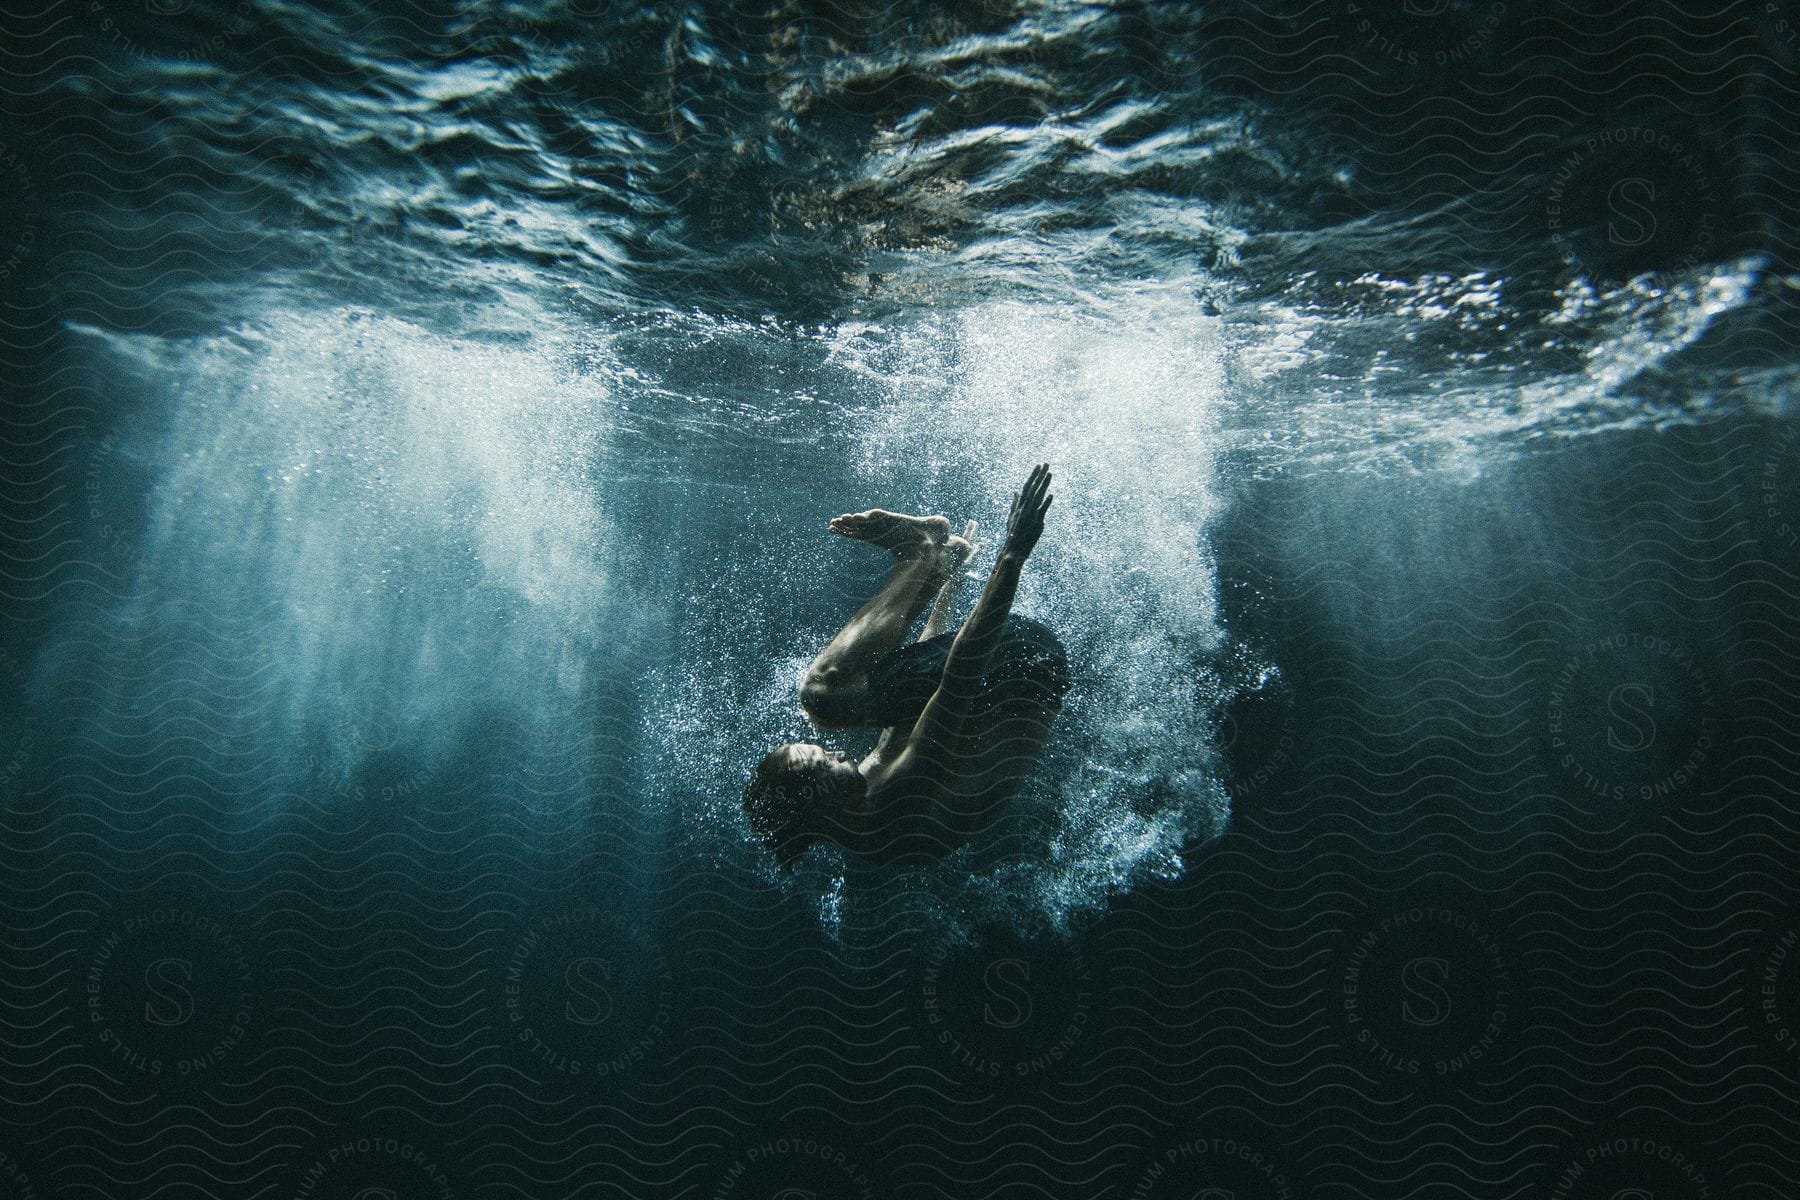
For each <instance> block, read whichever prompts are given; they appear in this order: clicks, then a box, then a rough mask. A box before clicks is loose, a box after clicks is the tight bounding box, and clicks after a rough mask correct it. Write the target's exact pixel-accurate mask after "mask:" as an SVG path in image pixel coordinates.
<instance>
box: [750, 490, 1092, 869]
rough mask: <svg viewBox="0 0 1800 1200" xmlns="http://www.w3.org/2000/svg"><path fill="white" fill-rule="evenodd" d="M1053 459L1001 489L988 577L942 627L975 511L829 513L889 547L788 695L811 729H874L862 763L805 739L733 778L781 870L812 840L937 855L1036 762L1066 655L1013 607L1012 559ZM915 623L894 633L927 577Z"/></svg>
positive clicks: (1020, 559)
mask: <svg viewBox="0 0 1800 1200" xmlns="http://www.w3.org/2000/svg"><path fill="white" fill-rule="evenodd" d="M1049 488H1050V466H1049V464H1048V463H1040V464H1039V465H1038V466H1037V467H1035V468H1033V469H1032V472H1031V475H1030V477H1029V478H1028V479H1026V481H1025V485H1024V487H1022V488H1021V489H1020V490H1019V491H1017V492H1014V493H1013V503H1012V512H1011V514H1010V515H1009V516H1008V518H1007V523H1006V540H1005V542H1004V543H1003V544H1002V546H1001V547H1000V554H999V557H998V558H997V559H996V560H995V562H994V567H993V570H992V571H991V572H990V573H989V575H988V581H987V586H986V587H985V588H984V589H983V590H982V593H981V599H980V600H978V601H977V602H976V604H975V608H974V611H972V612H971V613H970V614H969V618H968V620H966V621H964V622H963V626H962V628H961V630H959V631H958V632H957V633H955V634H954V635H951V634H948V633H944V632H942V630H943V627H944V625H945V624H947V623H948V620H949V615H950V609H951V604H952V602H953V600H954V596H955V590H956V585H957V583H958V582H959V581H960V579H961V576H962V568H963V566H964V564H965V563H967V561H968V560H969V559H970V558H972V557H973V555H974V554H975V551H976V547H975V545H974V540H973V539H974V537H975V533H976V525H975V523H974V522H973V521H971V522H969V525H968V527H967V528H966V529H964V531H963V536H962V537H952V536H950V522H949V521H948V520H947V519H945V518H944V517H942V516H932V517H913V516H907V515H905V514H902V513H892V512H888V511H886V510H885V509H879V508H877V509H871V510H869V511H868V512H863V513H848V514H845V515H844V516H841V517H838V518H836V519H834V520H833V521H832V522H831V531H832V532H833V533H836V534H838V535H840V536H842V537H847V538H853V539H855V540H858V541H865V542H871V543H873V544H875V545H877V546H881V547H882V548H884V549H886V550H888V551H889V552H890V553H892V554H893V555H894V559H895V561H894V567H893V570H892V571H890V572H889V574H888V577H887V579H886V580H885V581H884V582H883V583H882V585H881V587H880V589H879V590H878V591H877V592H876V593H875V595H874V596H873V597H872V598H871V599H870V600H869V601H868V603H866V604H864V605H863V606H862V607H861V608H859V609H858V610H857V611H856V613H855V615H853V616H852V617H851V618H850V620H849V621H848V622H846V623H845V625H844V627H843V628H842V629H840V630H838V632H837V635H836V636H835V637H833V638H832V639H831V641H830V643H828V644H827V645H826V647H825V649H824V650H823V651H821V652H820V654H819V656H818V657H817V658H816V659H814V660H813V662H812V665H811V666H810V667H808V668H807V670H806V675H805V677H804V679H803V680H802V681H801V684H800V704H801V707H802V708H803V709H804V710H805V711H806V714H807V716H808V718H810V719H811V721H812V723H813V724H814V725H816V726H818V727H819V728H821V729H854V728H881V729H882V730H883V732H882V735H881V738H880V740H879V741H878V742H877V743H876V745H875V748H874V749H873V750H872V751H870V752H869V755H868V757H866V758H864V759H863V760H862V761H861V762H858V761H856V760H855V759H854V758H852V757H851V756H850V755H848V754H845V753H843V752H842V751H838V750H827V749H825V748H824V747H823V746H818V745H814V744H812V743H810V742H790V743H788V744H787V745H784V746H780V747H777V748H776V749H775V750H773V751H772V752H770V753H769V755H768V756H767V757H765V758H764V759H763V760H762V762H761V763H759V764H758V765H757V767H756V771H755V773H754V774H753V775H752V777H751V780H750V785H749V787H748V788H747V789H746V790H745V792H744V811H745V813H746V814H747V815H748V816H749V818H750V825H751V828H753V829H754V830H755V831H756V832H757V833H758V834H759V835H761V837H762V839H763V842H764V844H765V845H767V846H768V847H769V849H770V850H772V851H773V852H774V853H775V856H776V859H777V860H778V861H779V862H780V864H781V866H782V868H783V869H784V870H785V869H787V868H788V867H791V866H792V865H793V863H794V861H795V860H796V859H798V858H799V857H800V855H801V854H803V853H804V852H805V851H806V849H807V848H808V847H809V846H811V845H812V844H813V843H815V842H818V841H821V840H824V841H832V842H836V843H837V844H838V845H840V846H842V847H844V848H845V849H846V850H849V851H851V852H853V853H855V854H857V855H859V856H861V857H864V858H867V859H871V860H875V861H878V862H920V861H929V860H931V859H936V858H940V857H942V856H943V855H945V854H947V853H949V852H950V851H951V850H954V849H955V848H956V847H957V846H960V845H962V844H963V843H964V842H966V841H968V840H969V839H970V838H972V837H974V836H975V835H976V834H978V833H980V832H981V831H982V830H984V829H986V828H987V827H988V826H989V825H991V824H992V823H993V822H994V820H995V819H996V818H997V817H999V815H1000V814H1001V812H1003V811H1004V810H1005V808H1006V805H1007V803H1008V802H1009V801H1010V800H1011V799H1012V798H1013V795H1014V794H1015V793H1017V792H1018V790H1019V787H1020V785H1021V784H1023V783H1024V781H1025V777H1026V775H1027V774H1029V773H1030V771H1031V768H1032V766H1033V765H1034V764H1035V763H1036V762H1037V759H1038V755H1039V753H1040V752H1041V751H1042V749H1043V746H1044V742H1045V739H1047V738H1048V737H1049V734H1050V725H1051V723H1052V722H1053V721H1054V720H1055V719H1056V715H1057V713H1059V712H1060V711H1061V710H1062V702H1063V697H1064V696H1065V695H1067V693H1068V690H1069V665H1068V656H1067V654H1066V653H1065V651H1064V649H1063V646H1062V643H1061V642H1060V641H1059V640H1058V639H1057V637H1056V635H1055V634H1054V633H1052V632H1051V631H1050V630H1049V629H1048V628H1046V627H1045V626H1044V625H1042V624H1040V623H1039V622H1037V621H1034V620H1032V619H1031V618H1029V617H1014V616H1011V615H1010V614H1011V612H1012V604H1013V595H1014V593H1015V592H1016V591H1017V589H1018V585H1019V572H1020V571H1021V570H1022V569H1023V568H1024V566H1025V561H1026V559H1028V558H1030V557H1031V552H1032V550H1033V549H1034V548H1035V547H1036V546H1037V543H1038V538H1039V537H1040V536H1042V534H1043V532H1044V514H1045V513H1047V512H1048V511H1049V510H1050V503H1051V500H1052V499H1053V497H1052V496H1051V495H1050V491H1049ZM934 591H935V592H936V593H937V602H936V604H935V606H934V607H933V610H932V613H931V616H930V617H929V618H928V619H927V621H926V624H925V629H924V632H923V633H921V634H920V637H919V640H918V641H917V642H915V643H913V644H911V645H902V644H901V643H902V642H903V641H904V640H905V638H906V634H907V631H908V630H909V629H911V628H912V624H913V622H914V621H915V620H917V618H918V616H919V613H920V612H921V611H922V610H923V609H924V607H925V602H926V600H927V599H928V598H929V597H930V596H931V594H932V593H933V592H934Z"/></svg>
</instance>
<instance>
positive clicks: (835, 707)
mask: <svg viewBox="0 0 1800 1200" xmlns="http://www.w3.org/2000/svg"><path fill="white" fill-rule="evenodd" d="M868 686H869V685H868V682H867V681H866V680H864V679H863V678H861V677H860V676H859V677H857V678H855V679H852V680H848V681H846V680H844V679H842V678H840V677H839V676H838V675H837V674H836V673H835V672H826V671H808V672H807V674H806V678H805V679H803V680H801V681H800V707H801V709H802V710H803V711H804V712H805V713H806V715H807V718H808V719H809V720H811V721H812V723H813V724H814V725H817V726H818V727H819V728H820V729H853V728H855V727H856V726H858V725H866V724H867V723H868V721H867V718H866V716H865V709H866V708H867V705H868Z"/></svg>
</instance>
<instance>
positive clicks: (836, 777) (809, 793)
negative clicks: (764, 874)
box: [744, 742, 863, 871]
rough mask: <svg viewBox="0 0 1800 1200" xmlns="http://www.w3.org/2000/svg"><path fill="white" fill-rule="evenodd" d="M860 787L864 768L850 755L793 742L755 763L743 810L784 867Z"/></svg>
mask: <svg viewBox="0 0 1800 1200" xmlns="http://www.w3.org/2000/svg"><path fill="white" fill-rule="evenodd" d="M862 789H863V777H862V772H860V771H858V770H857V769H856V760H855V759H853V758H851V757H850V756H849V755H848V754H845V753H843V752H842V751H840V750H827V749H825V748H824V747H823V746H815V745H813V744H812V743H811V742H789V743H788V744H787V745H785V746H778V747H776V748H775V749H774V750H772V751H770V752H769V754H768V755H767V756H766V757H764V759H763V760H762V761H761V762H760V763H758V764H756V770H755V772H754V773H753V774H752V775H751V776H750V786H749V787H747V788H745V789H744V813H745V815H747V816H748V817H749V818H750V828H752V829H754V830H755V831H756V832H757V834H758V835H759V836H760V837H761V838H762V840H763V844H764V845H766V846H767V847H768V848H769V849H770V850H772V851H774V853H775V858H776V860H777V861H778V862H779V863H780V864H781V869H782V870H784V871H785V870H787V869H788V868H789V867H791V866H792V865H793V864H794V860H795V859H797V858H799V857H800V855H801V854H803V853H805V851H806V848H807V847H808V846H810V845H812V844H813V843H814V842H816V841H818V840H819V839H820V838H821V837H823V836H824V835H825V830H826V829H827V828H829V822H830V818H831V817H832V816H834V815H835V814H837V813H839V812H841V811H843V808H844V806H845V805H846V804H847V803H849V802H850V801H851V800H853V799H855V798H856V797H857V796H858V795H859V794H860V793H861V792H862Z"/></svg>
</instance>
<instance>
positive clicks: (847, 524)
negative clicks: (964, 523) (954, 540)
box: [831, 508, 950, 555]
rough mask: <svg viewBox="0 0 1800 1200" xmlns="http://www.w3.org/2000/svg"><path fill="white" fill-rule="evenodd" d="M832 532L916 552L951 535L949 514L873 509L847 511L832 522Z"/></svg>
mask: <svg viewBox="0 0 1800 1200" xmlns="http://www.w3.org/2000/svg"><path fill="white" fill-rule="evenodd" d="M831 532H833V533H835V534H837V535H838V536H839V537H847V538H853V539H855V540H856V541H859V542H873V543H875V544H876V545H877V546H880V547H882V548H884V549H887V550H892V551H893V552H894V553H895V554H901V555H904V554H912V553H918V552H923V551H927V550H932V549H935V548H936V547H938V546H942V545H943V544H944V542H945V541H946V540H947V539H948V538H949V536H950V520H949V518H948V517H909V516H907V515H906V514H905V513H896V512H889V511H888V510H887V509H885V508H871V509H870V510H869V511H868V512H860V513H845V514H844V515H843V516H841V517H834V518H832V521H831Z"/></svg>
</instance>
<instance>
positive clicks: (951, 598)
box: [919, 521, 981, 642]
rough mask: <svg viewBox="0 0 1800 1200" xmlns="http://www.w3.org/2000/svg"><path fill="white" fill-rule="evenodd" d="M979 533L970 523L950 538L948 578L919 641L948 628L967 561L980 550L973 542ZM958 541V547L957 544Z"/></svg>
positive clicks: (973, 523)
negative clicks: (955, 536)
mask: <svg viewBox="0 0 1800 1200" xmlns="http://www.w3.org/2000/svg"><path fill="white" fill-rule="evenodd" d="M980 532H981V526H980V525H979V524H977V523H976V522H974V521H970V522H969V523H968V524H967V525H964V526H963V531H962V537H961V538H960V539H959V538H951V539H950V541H949V543H948V546H949V547H950V548H951V550H952V551H953V552H952V553H951V556H950V557H951V562H950V567H949V576H948V578H946V579H945V580H944V585H943V586H942V587H940V588H938V594H937V603H936V604H933V605H932V606H931V615H930V616H928V617H926V618H925V628H924V629H923V630H921V631H920V632H919V640H920V641H921V642H923V641H927V640H929V639H931V638H934V637H936V636H937V635H938V634H940V633H942V632H944V630H946V629H948V628H950V614H951V613H952V612H953V611H955V608H956V593H957V591H958V590H960V589H961V587H962V581H963V572H964V571H965V570H967V569H968V566H969V560H970V559H972V558H974V557H975V554H976V552H977V551H978V550H980V549H981V547H980V546H978V545H977V544H976V542H975V535H976V534H978V533H980ZM959 541H960V543H961V544H960V545H958V544H957V543H958V542H959Z"/></svg>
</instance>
